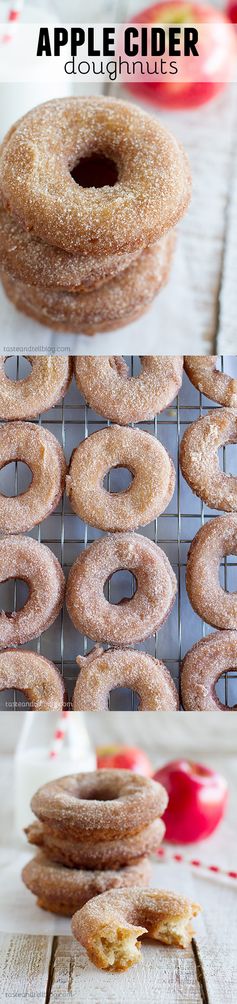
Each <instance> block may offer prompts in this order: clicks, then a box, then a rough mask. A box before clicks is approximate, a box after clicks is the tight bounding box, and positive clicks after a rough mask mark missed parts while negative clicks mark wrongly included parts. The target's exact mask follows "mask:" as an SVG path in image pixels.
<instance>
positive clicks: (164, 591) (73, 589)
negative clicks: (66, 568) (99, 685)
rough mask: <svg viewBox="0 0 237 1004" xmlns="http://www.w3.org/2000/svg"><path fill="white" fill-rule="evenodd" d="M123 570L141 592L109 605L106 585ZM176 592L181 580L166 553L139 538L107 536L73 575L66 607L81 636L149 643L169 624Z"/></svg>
mask: <svg viewBox="0 0 237 1004" xmlns="http://www.w3.org/2000/svg"><path fill="white" fill-rule="evenodd" d="M119 569H128V570H129V571H130V572H132V573H133V575H134V576H135V579H136V582H137V589H136V592H135V593H134V596H132V598H131V599H128V600H123V602H122V603H119V604H117V605H116V604H113V603H109V601H108V600H106V598H105V596H104V586H105V583H106V582H107V581H108V579H110V578H111V576H112V575H113V574H114V572H116V571H118V570H119ZM176 591H177V582H176V576H175V574H174V572H173V569H172V568H171V565H170V562H169V560H168V558H167V557H166V554H164V552H163V551H162V550H161V548H160V547H158V546H157V544H155V543H153V541H151V540H149V539H148V538H147V537H142V536H141V535H140V534H139V535H136V534H132V533H127V534H126V533H118V534H113V535H111V536H108V537H102V538H101V539H100V540H96V541H94V543H93V544H91V545H90V546H89V547H87V548H86V549H85V550H84V551H81V553H80V555H79V557H78V558H77V559H76V561H75V562H74V564H73V565H72V568H71V569H70V572H69V577H68V582H67V591H66V603H67V608H68V613H69V616H70V617H71V620H72V622H73V624H74V626H75V627H76V628H77V630H78V631H81V633H82V634H86V635H88V636H89V638H93V639H94V640H95V641H104V642H105V641H106V642H109V643H110V644H111V645H122V646H123V645H125V646H126V645H131V644H133V643H135V642H138V641H144V639H145V638H148V636H149V635H151V634H153V632H154V631H157V630H158V628H160V627H161V624H163V623H164V621H165V620H166V618H167V617H168V614H169V613H170V611H171V608H172V606H173V603H174V600H175V596H176Z"/></svg>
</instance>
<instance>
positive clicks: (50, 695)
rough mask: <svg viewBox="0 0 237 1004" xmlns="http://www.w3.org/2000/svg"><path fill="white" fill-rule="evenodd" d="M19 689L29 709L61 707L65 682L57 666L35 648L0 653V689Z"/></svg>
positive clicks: (58, 709) (56, 708)
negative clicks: (33, 649)
mask: <svg viewBox="0 0 237 1004" xmlns="http://www.w3.org/2000/svg"><path fill="white" fill-rule="evenodd" d="M12 689H14V690H20V691H22V692H23V694H25V697H26V700H27V701H28V702H29V703H30V705H31V709H32V711H61V709H62V708H63V704H64V699H65V691H64V683H63V680H62V677H61V676H60V674H59V672H58V670H57V669H56V666H54V665H53V663H52V662H49V660H48V659H44V658H43V656H42V655H37V653H36V652H25V651H19V649H10V650H9V651H7V652H1V653H0V690H12Z"/></svg>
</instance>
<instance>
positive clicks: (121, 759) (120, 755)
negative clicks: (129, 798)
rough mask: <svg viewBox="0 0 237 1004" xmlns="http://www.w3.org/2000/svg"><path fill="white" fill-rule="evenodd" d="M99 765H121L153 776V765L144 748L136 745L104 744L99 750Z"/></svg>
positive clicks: (136, 772) (107, 766)
mask: <svg viewBox="0 0 237 1004" xmlns="http://www.w3.org/2000/svg"><path fill="white" fill-rule="evenodd" d="M97 767H106V768H107V769H108V768H110V767H119V768H120V770H133V771H134V773H135V774H144V775H145V777H151V774H152V770H153V768H152V766H151V763H150V760H148V757H147V755H146V753H144V752H143V750H140V749H137V747H136V746H104V747H102V748H101V747H100V749H98V750H97Z"/></svg>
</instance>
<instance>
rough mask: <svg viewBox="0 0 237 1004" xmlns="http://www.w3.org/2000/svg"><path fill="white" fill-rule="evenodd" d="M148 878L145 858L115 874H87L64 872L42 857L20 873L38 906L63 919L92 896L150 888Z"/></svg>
mask: <svg viewBox="0 0 237 1004" xmlns="http://www.w3.org/2000/svg"><path fill="white" fill-rule="evenodd" d="M150 875H151V869H150V863H149V861H148V859H147V858H145V857H143V858H139V860H138V861H134V863H133V864H131V865H128V866H126V865H125V866H124V867H123V868H120V869H118V870H117V871H114V870H112V871H111V870H109V869H104V871H100V870H97V871H89V869H83V868H80V869H71V868H65V867H64V866H63V865H60V864H55V863H53V862H52V861H48V859H47V857H46V856H45V854H43V853H39V854H37V855H36V857H35V858H32V859H31V861H29V862H28V864H27V865H25V867H24V868H23V871H22V879H23V882H24V884H25V885H26V886H27V888H28V889H30V890H31V892H33V893H34V895H35V896H37V905H38V906H40V907H41V908H42V909H44V910H49V911H50V912H52V913H56V914H60V915H61V916H64V917H72V915H73V913H75V911H76V910H79V909H80V908H81V907H82V906H83V905H84V903H87V902H88V900H89V899H91V897H92V896H97V895H98V894H99V893H104V892H105V891H106V890H107V889H118V888H119V887H120V886H123V887H125V888H127V887H129V886H134V884H135V885H136V886H142V885H143V884H144V883H145V884H147V885H149V882H150Z"/></svg>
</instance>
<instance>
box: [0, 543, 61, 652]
mask: <svg viewBox="0 0 237 1004" xmlns="http://www.w3.org/2000/svg"><path fill="white" fill-rule="evenodd" d="M14 578H16V579H22V580H23V581H24V582H26V583H27V585H28V586H29V598H28V599H27V600H26V603H25V604H24V606H23V607H22V609H21V610H18V611H17V612H16V613H12V614H9V613H5V611H4V610H2V611H1V613H0V648H7V647H8V646H9V647H11V645H14V646H15V645H24V643H25V642H27V641H31V639H32V638H37V637H38V636H39V635H40V634H41V632H42V631H46V629H47V628H48V627H50V624H53V622H54V621H55V619H56V617H57V615H58V613H59V610H61V607H62V605H63V597H64V588H65V580H64V575H63V572H62V569H61V565H60V564H59V561H58V560H57V558H55V555H54V554H53V553H52V551H50V550H49V547H46V545H45V544H39V543H38V541H37V540H33V538H32V537H22V536H19V537H6V538H5V539H4V540H0V582H6V580H7V579H14Z"/></svg>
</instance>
